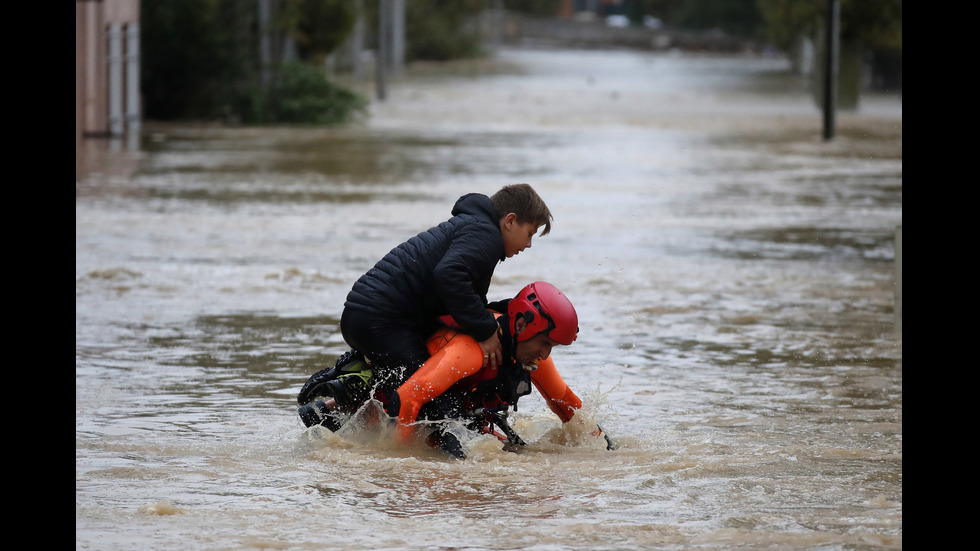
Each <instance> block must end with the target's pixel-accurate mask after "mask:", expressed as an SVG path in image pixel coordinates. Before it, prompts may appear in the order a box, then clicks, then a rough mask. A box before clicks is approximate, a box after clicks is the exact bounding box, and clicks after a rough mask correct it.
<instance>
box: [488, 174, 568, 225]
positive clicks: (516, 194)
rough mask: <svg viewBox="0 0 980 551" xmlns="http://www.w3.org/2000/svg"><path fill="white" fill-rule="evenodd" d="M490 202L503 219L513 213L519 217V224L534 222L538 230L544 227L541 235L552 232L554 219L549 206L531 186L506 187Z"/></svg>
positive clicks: (495, 194)
mask: <svg viewBox="0 0 980 551" xmlns="http://www.w3.org/2000/svg"><path fill="white" fill-rule="evenodd" d="M490 200H491V201H493V208H495V209H497V215H498V216H500V217H501V218H503V217H504V216H507V215H508V214H510V213H512V212H513V213H514V214H516V215H517V223H518V224H524V223H527V222H533V223H535V224H536V227H538V228H540V227H541V226H544V230H543V231H542V232H541V235H548V232H550V231H551V221H552V220H553V219H554V217H553V216H552V215H551V211H550V210H548V205H546V204H544V199H542V198H541V196H539V195H538V193H537V192H536V191H534V188H532V187H531V186H530V185H528V184H513V185H509V186H504V187H502V188H500V191H498V192H497V193H494V194H493V195H492V196H491V197H490Z"/></svg>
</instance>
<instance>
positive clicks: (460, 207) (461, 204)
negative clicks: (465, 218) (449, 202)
mask: <svg viewBox="0 0 980 551" xmlns="http://www.w3.org/2000/svg"><path fill="white" fill-rule="evenodd" d="M452 214H453V216H457V215H460V214H472V215H475V216H486V217H489V218H490V219H491V220H493V221H494V222H495V223H496V222H499V221H500V216H499V215H498V214H497V209H495V208H493V201H491V200H490V198H489V197H487V196H486V195H483V194H482V193H467V194H466V195H463V196H462V197H460V198H459V199H457V200H456V204H455V205H453V211H452Z"/></svg>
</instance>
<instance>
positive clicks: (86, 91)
mask: <svg viewBox="0 0 980 551" xmlns="http://www.w3.org/2000/svg"><path fill="white" fill-rule="evenodd" d="M139 19H140V3H139V0H75V141H76V144H77V143H78V142H79V141H80V140H83V139H88V138H105V137H116V136H125V135H127V134H128V135H136V134H138V133H139V129H140V123H141V120H142V110H141V108H140V107H141V106H140V22H139Z"/></svg>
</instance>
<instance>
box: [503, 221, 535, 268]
mask: <svg viewBox="0 0 980 551" xmlns="http://www.w3.org/2000/svg"><path fill="white" fill-rule="evenodd" d="M500 233H501V234H502V235H503V236H504V254H505V255H506V256H507V258H510V257H512V256H514V255H516V254H517V253H519V252H521V251H523V250H524V249H527V248H529V247H530V246H531V238H532V237H534V234H536V233H538V226H537V225H536V224H535V223H534V222H525V223H523V224H518V223H517V215H516V214H514V213H513V212H512V213H510V214H508V215H507V216H505V217H503V218H502V219H501V220H500Z"/></svg>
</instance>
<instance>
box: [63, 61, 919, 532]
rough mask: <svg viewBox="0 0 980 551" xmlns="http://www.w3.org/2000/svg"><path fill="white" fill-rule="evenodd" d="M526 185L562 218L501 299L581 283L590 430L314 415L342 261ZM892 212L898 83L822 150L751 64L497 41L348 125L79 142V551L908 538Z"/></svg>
mask: <svg viewBox="0 0 980 551" xmlns="http://www.w3.org/2000/svg"><path fill="white" fill-rule="evenodd" d="M365 90H366V93H368V94H370V89H369V88H365ZM517 182H528V183H530V184H532V185H533V186H534V187H535V188H536V189H537V190H538V191H539V192H540V193H541V195H542V196H543V197H544V198H545V200H546V201H547V203H548V204H549V206H550V207H551V210H552V212H553V214H554V216H555V220H554V229H553V231H552V233H551V234H550V235H548V236H542V237H536V238H535V240H534V242H533V247H532V248H530V249H528V250H526V251H525V252H523V253H521V254H520V255H519V256H517V257H514V258H512V259H508V260H507V261H506V262H503V263H502V264H501V265H499V267H498V269H497V272H496V275H495V279H494V284H493V286H492V288H491V293H490V298H491V300H495V299H499V298H505V297H508V296H511V295H513V294H514V293H515V292H516V291H517V290H518V289H520V288H521V287H522V286H523V285H524V284H526V283H528V282H530V281H533V280H539V279H540V280H547V281H550V282H552V283H554V284H555V285H557V286H558V287H559V288H561V289H562V290H563V291H564V292H565V293H566V294H567V295H568V296H569V297H570V298H571V300H572V301H573V303H574V304H575V305H576V307H577V309H578V312H579V317H580V328H581V330H580V334H579V339H578V341H576V342H575V343H574V344H573V345H571V346H569V347H558V348H557V349H556V350H555V352H554V358H555V360H556V363H557V365H558V367H559V370H560V371H561V373H562V375H563V376H564V377H565V379H566V381H567V382H568V383H569V384H570V386H571V387H572V388H573V389H574V390H575V391H576V392H577V393H578V394H579V396H581V397H582V398H583V400H584V402H585V409H584V410H583V411H582V412H581V413H580V415H579V416H578V420H579V422H574V421H573V422H571V423H569V424H568V425H566V426H564V427H563V426H560V423H559V422H558V420H557V419H556V418H555V417H554V416H553V415H552V414H551V413H550V412H549V411H548V410H547V408H546V406H545V405H544V402H543V401H542V400H541V399H540V398H539V397H538V394H537V393H536V391H535V393H534V394H532V395H530V396H527V397H525V398H524V399H522V400H521V403H520V408H519V411H518V412H517V413H515V414H513V415H512V420H513V423H514V425H515V427H516V429H517V430H518V432H519V433H520V434H521V435H522V436H523V438H524V440H526V441H527V443H528V445H527V446H526V449H525V450H523V452H521V453H512V452H507V451H504V450H502V449H501V446H500V445H499V443H497V442H496V441H495V440H493V439H491V438H490V437H475V438H473V439H470V440H468V441H467V442H466V445H467V447H468V450H469V455H470V456H469V458H467V459H466V460H464V461H456V460H453V459H449V458H448V457H446V456H443V455H441V454H440V453H438V452H436V451H435V450H432V449H429V448H427V447H426V446H425V445H424V444H419V445H417V446H407V447H401V446H396V445H393V444H391V443H390V440H389V439H388V438H387V435H386V434H385V432H384V430H383V429H379V430H376V431H373V432H356V431H346V430H343V431H341V432H340V433H337V434H334V433H330V432H327V431H323V430H318V429H309V430H307V429H306V428H304V427H303V425H302V423H301V422H300V420H299V418H298V417H297V415H296V402H295V396H296V393H297V391H298V390H299V388H300V387H301V386H302V384H303V383H304V382H305V381H306V379H307V377H309V375H310V374H312V373H313V372H314V371H316V370H318V369H320V368H322V367H324V366H326V365H329V364H332V363H333V361H334V359H335V358H336V357H337V356H338V355H340V354H341V353H342V352H344V351H345V350H346V346H345V345H344V343H343V341H342V339H341V337H340V334H339V331H338V326H337V324H338V319H339V316H340V313H341V309H342V304H343V300H344V297H345V295H346V293H347V291H348V290H349V288H350V286H351V285H352V283H353V282H354V280H355V279H356V278H357V276H359V275H360V274H361V273H362V272H364V271H366V270H367V269H368V268H370V267H371V265H372V264H373V263H374V262H375V261H376V260H377V259H378V258H380V257H381V256H382V255H383V254H384V253H385V252H387V251H388V250H389V249H390V248H391V247H393V246H395V245H396V244H398V243H399V242H400V241H402V240H404V239H405V238H407V237H408V236H410V235H413V234H414V233H416V232H418V231H422V230H424V229H427V228H428V227H430V226H431V225H433V224H435V223H438V222H441V221H442V220H444V219H446V218H448V216H449V210H450V208H451V206H452V204H453V202H454V201H455V200H456V199H457V198H458V197H459V196H460V195H462V194H464V193H467V192H483V193H487V194H492V193H493V192H494V191H496V190H497V189H498V188H499V187H500V186H502V185H504V184H510V183H517ZM901 223H902V105H901V99H900V97H898V96H897V95H868V96H866V97H864V98H862V102H861V105H860V108H859V110H857V111H855V112H841V113H839V114H838V117H837V119H836V135H835V137H834V139H832V140H826V141H825V140H824V139H823V138H822V115H821V113H820V111H819V109H818V107H817V106H816V105H815V104H814V102H813V101H812V100H811V99H810V98H809V96H808V95H807V93H806V91H805V85H804V84H803V81H802V79H801V78H800V77H798V76H796V75H793V74H792V73H791V72H790V71H789V64H788V63H787V62H786V61H785V60H782V59H780V58H774V57H765V56H758V55H744V56H743V55H739V56H731V55H728V56H711V55H695V54H679V53H640V52H624V51H616V52H612V51H545V50H502V51H500V52H498V54H497V56H496V57H495V58H494V59H492V60H485V61H481V62H476V63H468V64H467V63H464V64H451V65H449V66H448V67H434V66H416V67H412V68H409V69H408V71H407V72H406V73H405V74H403V75H402V76H401V77H399V78H398V79H397V80H394V81H393V82H391V83H390V85H389V89H388V97H387V100H386V101H384V102H374V105H373V106H372V108H371V114H370V117H368V118H366V119H365V120H363V121H360V122H357V123H354V124H351V125H349V126H346V127H344V128H332V129H310V128H263V129H241V128H221V127H212V126H179V125H178V126H163V125H152V124H147V125H146V126H145V127H144V131H143V133H142V139H141V140H140V141H139V142H138V143H135V144H133V143H130V144H116V143H112V142H110V143H98V142H97V143H94V144H93V143H88V144H85V149H84V150H83V151H81V154H78V153H77V154H76V183H75V424H76V430H75V548H76V549H92V550H100V551H115V550H132V549H148V550H181V551H197V550H202V551H203V550H209V551H210V550H215V551H217V550H252V549H277V550H280V549H288V550H293V549H297V550H304V549H308V550H320V549H331V550H338V551H344V550H358V549H374V550H422V549H426V550H428V549H433V550H435V549H440V550H451V549H452V550H472V551H477V550H491V549H493V550H498V549H530V550H537V551H551V550H565V549H572V550H633V549H661V550H689V549H698V550H784V549H789V550H804V549H805V550H868V551H871V550H881V549H889V550H890V549H901V548H902V335H901V325H900V321H901V320H900V316H898V315H896V312H900V308H898V307H897V305H900V302H899V300H900V289H901V287H900V281H901V278H900V272H899V271H898V266H897V263H896V256H899V257H900V254H898V255H897V254H896V253H900V249H898V248H897V247H896V245H897V243H900V241H899V240H897V239H896V234H897V233H898V230H899V228H900V226H901ZM358 422H359V419H355V420H354V421H353V422H352V423H351V426H354V425H356V424H357V423H358ZM593 422H598V423H600V424H601V425H603V427H604V428H605V429H606V430H607V431H608V433H609V434H610V435H611V436H612V437H613V438H614V439H615V440H616V441H617V442H618V444H619V448H618V449H616V450H614V451H608V450H606V449H605V448H604V446H603V445H602V441H601V439H599V438H596V437H594V436H592V434H591V431H590V428H591V425H590V424H591V423H593Z"/></svg>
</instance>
